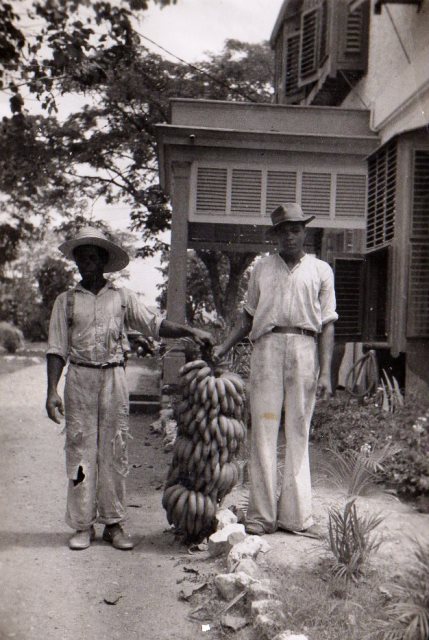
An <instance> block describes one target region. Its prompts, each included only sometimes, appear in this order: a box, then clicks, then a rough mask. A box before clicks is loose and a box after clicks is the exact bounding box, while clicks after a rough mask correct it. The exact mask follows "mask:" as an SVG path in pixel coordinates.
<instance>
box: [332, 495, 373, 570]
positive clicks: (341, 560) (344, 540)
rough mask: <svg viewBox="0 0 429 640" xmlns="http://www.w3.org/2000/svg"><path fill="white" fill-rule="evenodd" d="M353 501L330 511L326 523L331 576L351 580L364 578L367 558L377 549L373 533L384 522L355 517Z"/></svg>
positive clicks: (370, 518)
mask: <svg viewBox="0 0 429 640" xmlns="http://www.w3.org/2000/svg"><path fill="white" fill-rule="evenodd" d="M355 501H356V499H355V498H352V499H351V500H348V501H347V502H346V503H345V505H344V508H343V509H342V510H341V509H339V508H335V507H334V508H332V509H330V510H329V522H328V531H329V548H330V550H331V552H332V554H333V557H334V561H333V564H332V567H331V571H332V574H333V575H334V576H335V577H336V578H344V579H345V580H353V581H356V580H357V579H358V578H360V577H361V576H362V575H363V573H364V570H365V568H366V565H367V563H368V559H369V556H370V555H371V553H373V552H375V551H377V549H378V548H379V546H380V544H381V543H380V540H378V539H377V538H376V537H375V536H374V535H373V532H374V529H376V528H377V527H378V526H379V525H380V524H381V522H382V521H383V518H382V517H380V516H375V515H371V516H361V515H358V512H357V509H356V504H355Z"/></svg>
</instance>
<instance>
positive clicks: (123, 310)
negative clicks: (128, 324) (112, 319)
mask: <svg viewBox="0 0 429 640" xmlns="http://www.w3.org/2000/svg"><path fill="white" fill-rule="evenodd" d="M119 295H120V296H121V325H120V327H119V335H120V337H121V340H122V339H123V338H124V326H125V314H126V313H127V297H126V295H125V289H122V288H121V289H119Z"/></svg>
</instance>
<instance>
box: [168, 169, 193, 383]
mask: <svg viewBox="0 0 429 640" xmlns="http://www.w3.org/2000/svg"><path fill="white" fill-rule="evenodd" d="M171 169H172V183H173V184H172V190H171V193H172V206H173V213H172V220H171V247H170V264H169V269H168V289H167V319H168V320H170V321H171V322H180V323H182V324H183V323H184V322H185V318H186V275H187V274H186V271H187V247H188V208H189V181H190V174H191V163H190V162H173V163H172V167H171ZM167 351H168V353H167V355H166V356H165V358H164V367H163V383H164V384H165V385H174V384H177V382H178V370H179V368H180V367H181V366H182V364H184V362H185V353H184V348H183V345H182V344H181V343H180V342H179V341H177V340H169V341H168V344H167Z"/></svg>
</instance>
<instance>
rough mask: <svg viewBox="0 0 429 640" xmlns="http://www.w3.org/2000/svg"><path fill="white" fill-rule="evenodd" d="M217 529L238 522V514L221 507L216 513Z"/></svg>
mask: <svg viewBox="0 0 429 640" xmlns="http://www.w3.org/2000/svg"><path fill="white" fill-rule="evenodd" d="M216 522H217V527H216V529H217V531H219V530H220V529H223V528H224V527H226V526H227V525H229V524H236V522H237V516H236V515H235V513H233V512H232V511H231V510H230V509H219V510H218V512H217V513H216Z"/></svg>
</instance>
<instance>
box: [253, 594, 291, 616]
mask: <svg viewBox="0 0 429 640" xmlns="http://www.w3.org/2000/svg"><path fill="white" fill-rule="evenodd" d="M250 615H251V616H252V618H255V617H256V616H259V615H267V616H272V617H275V618H279V617H283V616H284V614H283V602H281V600H274V599H273V598H265V599H264V600H254V601H253V602H251V603H250Z"/></svg>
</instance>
